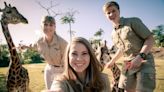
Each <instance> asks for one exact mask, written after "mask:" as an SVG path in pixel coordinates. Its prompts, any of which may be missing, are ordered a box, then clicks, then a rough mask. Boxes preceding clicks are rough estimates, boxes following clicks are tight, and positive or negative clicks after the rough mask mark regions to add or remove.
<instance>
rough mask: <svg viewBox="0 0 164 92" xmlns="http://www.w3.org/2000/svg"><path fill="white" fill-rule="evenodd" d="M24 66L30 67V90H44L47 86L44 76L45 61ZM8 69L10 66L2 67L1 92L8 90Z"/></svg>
mask: <svg viewBox="0 0 164 92" xmlns="http://www.w3.org/2000/svg"><path fill="white" fill-rule="evenodd" d="M24 67H25V68H26V69H28V73H29V77H30V84H29V92H40V91H41V90H43V89H44V88H45V85H44V78H43V74H44V73H43V70H44V67H45V63H41V64H27V65H24ZM7 71H8V68H0V92H7V89H6V85H4V84H6V80H5V77H6V76H5V75H6V73H7Z"/></svg>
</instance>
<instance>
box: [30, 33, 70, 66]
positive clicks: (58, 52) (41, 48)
mask: <svg viewBox="0 0 164 92" xmlns="http://www.w3.org/2000/svg"><path fill="white" fill-rule="evenodd" d="M66 46H67V42H66V41H65V40H64V39H63V38H61V37H60V36H58V35H54V38H53V40H52V42H51V43H50V44H48V43H47V42H46V40H45V38H44V37H42V38H40V39H39V40H38V41H37V42H36V43H35V44H34V45H33V46H32V47H33V49H35V50H37V51H38V52H39V53H40V54H41V56H42V57H43V58H44V59H45V61H46V62H47V63H48V64H50V65H59V66H60V65H61V64H63V61H62V59H63V56H64V52H65V49H66Z"/></svg>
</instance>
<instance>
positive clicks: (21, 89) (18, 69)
mask: <svg viewBox="0 0 164 92" xmlns="http://www.w3.org/2000/svg"><path fill="white" fill-rule="evenodd" d="M4 4H5V8H4V9H0V12H2V15H1V20H0V22H1V26H2V30H3V33H4V35H5V38H6V41H7V44H8V47H9V52H10V57H11V58H10V64H9V70H8V74H7V85H6V87H7V90H8V92H17V91H18V92H27V89H28V86H29V75H28V71H27V69H25V68H24V67H23V66H22V64H21V61H20V58H19V56H18V53H17V51H16V48H15V45H14V43H13V40H12V38H11V35H10V32H9V29H8V24H18V23H26V24H27V23H28V21H27V19H26V18H24V17H23V16H22V15H21V14H20V13H19V12H18V11H17V9H16V7H11V5H10V4H9V5H7V4H6V2H4Z"/></svg>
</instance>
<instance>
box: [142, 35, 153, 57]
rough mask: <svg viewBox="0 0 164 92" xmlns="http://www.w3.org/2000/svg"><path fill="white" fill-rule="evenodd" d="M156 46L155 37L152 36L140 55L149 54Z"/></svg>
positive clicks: (145, 43) (147, 40)
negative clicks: (154, 45)
mask: <svg viewBox="0 0 164 92" xmlns="http://www.w3.org/2000/svg"><path fill="white" fill-rule="evenodd" d="M153 44H154V38H153V35H150V36H149V37H148V38H147V39H146V40H145V42H144V45H143V47H142V49H141V51H140V53H145V54H148V53H149V52H150V50H151V48H152V47H153Z"/></svg>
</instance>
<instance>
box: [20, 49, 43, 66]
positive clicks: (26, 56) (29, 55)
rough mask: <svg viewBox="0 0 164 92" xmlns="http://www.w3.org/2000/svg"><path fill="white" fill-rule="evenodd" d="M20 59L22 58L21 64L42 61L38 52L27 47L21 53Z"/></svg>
mask: <svg viewBox="0 0 164 92" xmlns="http://www.w3.org/2000/svg"><path fill="white" fill-rule="evenodd" d="M21 57H22V60H23V62H22V63H23V64H30V63H42V62H43V58H41V57H40V55H39V53H38V52H36V51H34V50H30V49H27V50H26V51H25V52H23V53H22V54H21Z"/></svg>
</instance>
